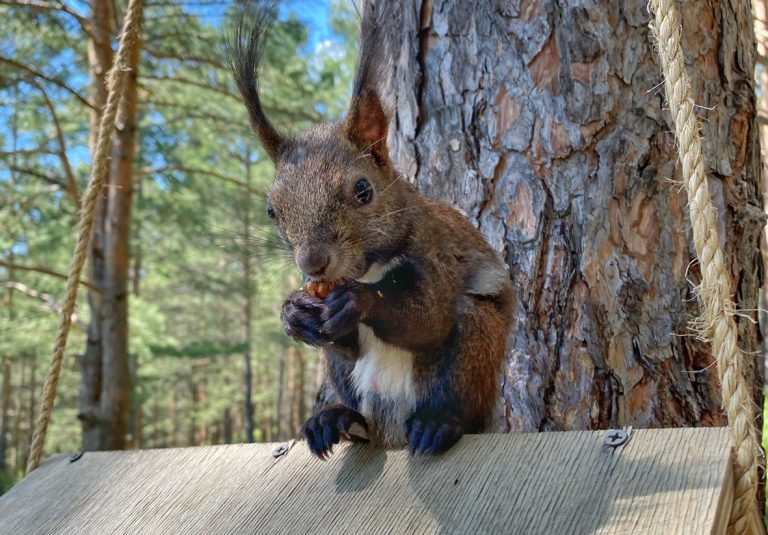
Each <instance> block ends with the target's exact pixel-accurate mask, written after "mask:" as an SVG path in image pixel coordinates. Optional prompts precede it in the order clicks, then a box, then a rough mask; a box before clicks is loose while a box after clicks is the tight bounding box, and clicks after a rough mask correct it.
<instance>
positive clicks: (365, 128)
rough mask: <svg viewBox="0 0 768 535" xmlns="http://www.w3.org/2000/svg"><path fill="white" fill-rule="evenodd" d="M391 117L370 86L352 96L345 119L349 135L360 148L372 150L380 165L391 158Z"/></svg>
mask: <svg viewBox="0 0 768 535" xmlns="http://www.w3.org/2000/svg"><path fill="white" fill-rule="evenodd" d="M388 124H389V117H388V116H387V113H386V112H385V111H384V107H383V106H382V105H381V99H380V98H379V95H377V94H376V92H375V91H374V90H372V89H369V88H358V90H357V91H355V94H354V95H353V96H352V104H351V106H350V109H349V114H348V115H347V119H346V121H345V126H346V131H347V137H348V138H349V140H350V141H351V142H352V143H353V144H354V145H355V146H356V147H358V148H360V150H362V151H366V152H368V151H370V153H371V154H372V155H373V157H374V158H375V159H376V161H377V163H379V165H383V164H384V163H385V162H386V161H387V159H388V158H389V155H388V152H387V128H388Z"/></svg>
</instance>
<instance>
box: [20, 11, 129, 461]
mask: <svg viewBox="0 0 768 535" xmlns="http://www.w3.org/2000/svg"><path fill="white" fill-rule="evenodd" d="M140 26H141V0H130V2H129V4H128V7H127V9H126V13H125V22H124V24H123V31H122V37H121V39H120V46H119V47H118V49H117V55H116V57H115V62H114V64H113V65H112V69H111V70H110V71H109V77H108V79H107V88H108V96H107V104H106V106H105V107H104V112H103V115H102V117H101V122H100V124H99V133H98V139H97V141H96V149H95V151H94V154H93V167H92V168H91V177H90V180H89V181H88V187H87V189H86V190H85V193H84V194H83V202H82V209H81V212H80V220H79V221H78V225H77V243H76V244H75V251H74V255H73V257H72V263H71V265H70V268H69V275H68V276H67V287H66V292H65V294H64V304H63V306H62V309H61V318H60V322H59V330H58V334H57V335H56V342H55V344H54V347H53V355H52V357H51V367H50V369H49V370H48V375H47V377H46V378H45V385H44V386H43V396H42V400H41V402H40V411H39V416H38V418H37V421H36V422H35V432H34V435H33V437H32V445H31V446H30V451H29V460H28V461H27V473H29V472H31V471H32V470H34V469H35V468H37V466H38V465H39V464H40V458H41V457H42V454H43V444H44V442H45V435H46V432H47V431H48V423H49V422H50V420H51V412H52V411H53V403H54V400H55V399H56V387H57V385H58V383H59V372H60V371H61V362H62V360H63V358H64V349H65V348H66V346H67V337H68V335H69V328H70V326H71V324H72V314H73V313H74V311H75V302H76V300H77V286H78V282H79V281H80V274H81V272H82V270H83V265H84V264H85V259H86V257H87V256H88V243H89V241H90V237H91V229H92V228H93V219H94V214H95V212H96V204H97V201H98V199H99V194H100V193H101V189H102V186H103V185H104V182H105V181H106V179H107V172H108V170H109V150H110V144H111V143H110V142H111V137H112V128H113V125H114V123H115V117H116V115H117V108H118V105H119V104H120V98H121V97H122V93H123V85H124V84H123V81H124V80H125V73H126V72H127V71H128V70H129V68H128V55H129V53H130V51H131V50H132V49H133V47H134V46H136V44H137V42H138V39H139V31H140Z"/></svg>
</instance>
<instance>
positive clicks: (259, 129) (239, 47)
mask: <svg viewBox="0 0 768 535" xmlns="http://www.w3.org/2000/svg"><path fill="white" fill-rule="evenodd" d="M276 16H277V9H276V7H275V5H274V4H273V3H272V2H270V1H264V2H256V3H255V5H254V4H251V3H246V4H245V7H244V8H243V11H242V12H241V13H240V15H239V20H238V22H237V26H236V27H235V31H234V35H232V37H231V38H230V39H229V41H228V42H227V43H226V53H227V59H228V61H229V66H230V70H231V71H232V75H233V77H234V79H235V83H236V84H237V88H238V90H239V91H240V95H241V96H242V98H243V103H244V104H245V107H246V108H247V109H248V115H249V117H250V121H251V127H252V129H253V131H254V133H255V134H256V136H257V137H258V138H259V141H260V142H261V145H262V147H264V150H265V151H267V154H268V155H269V157H270V158H271V159H272V161H273V162H275V163H277V161H278V160H279V159H280V155H281V154H282V152H283V149H284V148H285V145H286V138H285V136H283V134H281V133H280V132H279V131H278V130H277V129H276V128H275V127H274V126H273V125H272V123H271V122H270V121H269V119H268V118H267V116H266V115H265V113H264V110H263V108H262V107H261V99H260V98H259V64H260V62H261V58H262V56H263V54H264V46H265V45H266V42H267V38H268V36H269V31H270V29H271V28H272V24H273V22H274V20H275V17H276Z"/></svg>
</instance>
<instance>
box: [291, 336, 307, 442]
mask: <svg viewBox="0 0 768 535" xmlns="http://www.w3.org/2000/svg"><path fill="white" fill-rule="evenodd" d="M288 358H289V359H290V361H291V389H290V392H291V414H290V426H289V428H288V429H289V432H290V434H291V435H292V436H296V435H298V433H299V430H300V428H301V425H302V424H303V423H304V418H305V417H306V413H305V412H304V410H305V409H304V404H305V402H304V374H305V368H306V366H305V363H304V355H302V354H301V351H299V350H298V349H297V348H296V347H294V346H291V347H289V348H288Z"/></svg>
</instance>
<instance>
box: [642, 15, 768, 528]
mask: <svg viewBox="0 0 768 535" xmlns="http://www.w3.org/2000/svg"><path fill="white" fill-rule="evenodd" d="M648 11H649V12H650V13H651V15H652V19H653V18H655V20H652V21H651V23H650V27H651V31H652V32H653V36H654V38H655V39H656V42H657V43H658V52H659V57H660V59H661V67H662V71H663V74H664V82H665V91H666V95H667V101H668V102H669V107H670V111H671V113H672V118H673V122H674V127H675V135H676V137H677V140H678V152H679V155H680V161H681V164H682V171H683V181H684V184H685V188H686V190H687V192H688V209H689V212H690V218H691V223H692V227H693V242H694V247H695V248H696V255H697V256H698V258H699V263H700V266H701V279H702V280H701V284H700V286H699V287H698V288H697V290H696V292H697V295H698V297H699V300H700V302H701V303H702V306H703V312H702V316H701V317H700V318H698V319H697V320H696V322H695V325H694V327H695V328H696V330H697V331H698V332H699V334H701V335H702V337H704V338H706V339H707V340H708V341H709V342H710V343H711V345H712V351H713V352H714V354H715V358H716V360H717V371H718V375H719V378H720V387H721V390H722V400H723V408H724V409H725V413H726V415H727V417H728V430H729V434H730V438H731V445H732V446H733V452H734V472H735V474H734V475H735V497H734V503H733V508H732V510H731V519H730V524H729V531H730V532H732V533H748V532H749V531H751V530H752V529H753V528H752V524H751V522H752V520H751V519H752V518H755V516H757V517H759V514H758V512H757V499H756V495H757V486H758V467H759V465H760V462H761V456H762V450H761V449H760V443H759V441H758V439H757V430H756V428H755V406H754V405H755V403H754V400H753V398H752V388H751V385H750V381H749V378H748V375H749V370H748V369H747V368H746V365H745V359H744V355H743V354H742V352H741V349H740V348H739V345H738V330H737V327H736V322H735V321H734V318H733V316H734V312H735V306H734V304H733V302H732V301H731V295H732V293H731V277H730V274H729V272H728V269H727V263H726V261H725V256H724V254H723V250H722V248H721V247H720V243H719V240H718V233H717V213H716V208H715V205H714V203H713V202H712V197H711V196H710V193H709V187H708V184H707V176H706V173H705V170H704V158H703V156H702V152H701V137H700V133H699V125H698V121H697V119H696V116H695V115H694V113H693V98H692V97H691V94H692V91H691V85H690V80H689V79H688V74H687V72H686V70H685V63H684V58H683V50H682V46H681V30H680V16H679V14H678V10H677V7H676V5H675V0H650V3H649V4H648Z"/></svg>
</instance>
